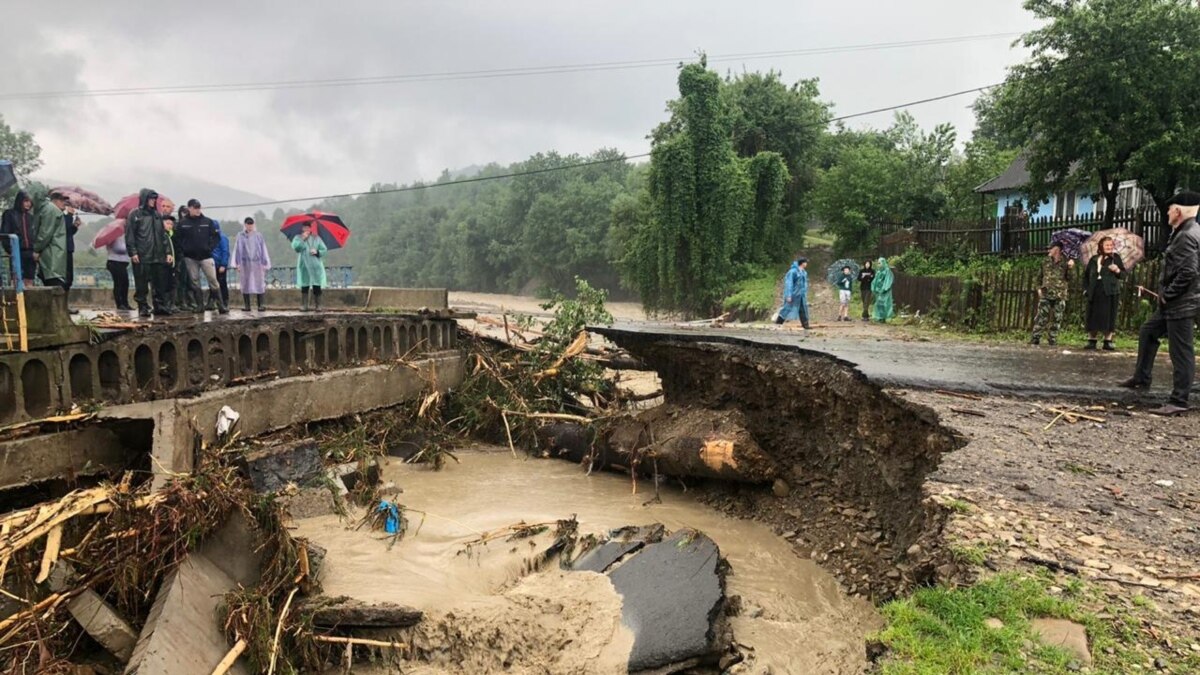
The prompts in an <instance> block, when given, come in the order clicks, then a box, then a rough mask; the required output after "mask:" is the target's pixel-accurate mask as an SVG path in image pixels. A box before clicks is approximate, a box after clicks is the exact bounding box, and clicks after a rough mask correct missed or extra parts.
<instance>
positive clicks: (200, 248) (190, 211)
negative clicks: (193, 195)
mask: <svg viewBox="0 0 1200 675" xmlns="http://www.w3.org/2000/svg"><path fill="white" fill-rule="evenodd" d="M175 243H176V244H177V246H176V247H177V248H178V249H179V254H180V255H182V256H183V260H184V263H185V264H186V265H187V271H188V276H189V277H191V280H192V291H193V293H194V294H195V295H194V297H193V302H195V304H196V308H197V309H198V310H199V311H201V312H203V311H204V305H205V302H204V298H203V297H202V294H201V292H200V273H201V272H204V277H205V278H206V279H208V303H209V304H215V305H216V306H217V310H218V311H220V313H221V314H228V313H229V308H228V307H226V306H225V301H224V299H223V298H222V297H221V286H220V282H219V281H218V280H217V266H216V264H215V263H214V262H213V249H215V248H216V247H217V245H218V244H220V243H221V233H220V230H218V229H217V225H216V223H214V222H213V221H212V219H211V218H209V217H208V216H206V215H204V213H203V212H201V210H200V200H198V199H189V200H188V203H187V215H185V216H184V217H183V219H182V220H180V221H179V225H178V229H177V230H176V233H175Z"/></svg>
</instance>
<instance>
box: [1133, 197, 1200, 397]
mask: <svg viewBox="0 0 1200 675" xmlns="http://www.w3.org/2000/svg"><path fill="white" fill-rule="evenodd" d="M1198 210H1200V193H1197V192H1181V193H1179V194H1177V195H1175V196H1174V197H1172V198H1171V201H1169V202H1168V207H1167V222H1168V223H1169V224H1170V225H1171V229H1172V232H1171V238H1170V239H1169V240H1168V242H1167V250H1166V251H1165V252H1164V253H1163V263H1162V276H1161V278H1160V279H1159V288H1158V294H1157V299H1156V301H1157V303H1158V311H1156V312H1155V313H1154V314H1153V315H1152V316H1151V317H1150V318H1149V319H1147V320H1146V323H1144V324H1142V330H1141V333H1140V334H1139V336H1138V360H1137V370H1136V371H1134V374H1133V377H1131V378H1129V379H1128V380H1126V381H1124V382H1122V383H1121V386H1122V387H1127V388H1129V389H1146V388H1149V386H1150V378H1151V375H1152V371H1153V368H1154V357H1155V355H1156V354H1157V353H1158V346H1159V343H1160V341H1161V340H1162V338H1163V336H1164V335H1165V336H1166V338H1167V350H1168V352H1170V354H1171V368H1172V370H1173V374H1174V378H1173V386H1172V388H1171V397H1170V398H1169V399H1168V400H1167V403H1166V404H1165V405H1163V406H1161V407H1159V408H1155V409H1154V410H1151V411H1150V412H1152V413H1155V414H1158V415H1178V414H1180V413H1183V412H1186V411H1187V409H1188V394H1189V393H1190V389H1191V386H1192V380H1193V379H1194V377H1195V375H1196V354H1195V346H1194V343H1193V334H1194V327H1195V320H1196V314H1197V313H1200V224H1197V223H1196V212H1197V211H1198ZM1140 290H1141V289H1139V292H1140Z"/></svg>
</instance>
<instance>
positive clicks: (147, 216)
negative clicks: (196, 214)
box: [125, 188, 175, 318]
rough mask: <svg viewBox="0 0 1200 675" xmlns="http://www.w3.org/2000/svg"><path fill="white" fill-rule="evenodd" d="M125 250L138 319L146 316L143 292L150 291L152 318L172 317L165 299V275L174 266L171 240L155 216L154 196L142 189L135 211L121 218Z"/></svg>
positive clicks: (156, 201)
mask: <svg viewBox="0 0 1200 675" xmlns="http://www.w3.org/2000/svg"><path fill="white" fill-rule="evenodd" d="M125 249H126V250H127V251H128V252H129V262H131V263H133V282H134V294H133V297H134V300H135V301H137V306H138V316H141V317H142V318H146V317H148V316H150V313H151V312H150V304H149V302H148V298H147V297H146V295H147V292H148V291H149V290H150V289H151V288H153V291H154V314H155V315H156V316H167V315H169V314H172V313H173V312H172V311H171V309H170V307H169V304H170V303H169V301H168V299H167V274H168V270H169V269H170V267H171V266H172V265H173V264H174V263H175V257H174V256H175V252H174V249H172V248H171V240H170V239H169V238H168V237H167V230H166V229H165V228H164V227H163V219H162V214H161V213H159V212H158V193H157V192H155V191H154V190H151V189H149V188H143V189H142V191H141V192H140V193H138V207H137V208H136V209H134V210H132V211H130V212H129V215H128V216H127V217H126V218H125Z"/></svg>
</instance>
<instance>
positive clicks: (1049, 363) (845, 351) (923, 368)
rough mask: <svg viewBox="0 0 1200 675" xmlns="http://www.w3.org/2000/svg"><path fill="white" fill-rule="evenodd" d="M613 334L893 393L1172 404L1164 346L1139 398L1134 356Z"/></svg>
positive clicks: (636, 326) (670, 328) (775, 334)
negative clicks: (711, 344) (741, 349)
mask: <svg viewBox="0 0 1200 675" xmlns="http://www.w3.org/2000/svg"><path fill="white" fill-rule="evenodd" d="M598 330H599V331H600V332H605V330H604V329H598ZM611 330H612V331H616V332H631V333H635V334H661V335H665V336H677V337H679V338H680V339H691V340H704V339H717V340H733V341H748V342H752V343H757V344H765V345H787V346H794V347H798V348H800V349H806V350H813V351H818V352H824V353H826V354H830V355H832V356H836V357H838V358H840V359H842V360H844V361H848V362H850V363H852V364H854V365H855V366H857V367H858V369H859V370H861V371H862V372H863V374H864V375H866V376H867V377H869V378H871V379H872V380H874V381H876V382H878V383H880V384H882V385H884V386H890V387H911V388H918V389H950V390H954V391H969V392H976V393H981V394H997V393H1014V394H1028V395H1033V394H1037V395H1046V394H1057V395H1066V396H1078V397H1087V398H1097V399H1105V400H1109V401H1121V402H1129V403H1132V402H1136V401H1139V400H1144V401H1157V400H1158V399H1165V398H1166V395H1167V392H1168V389H1169V387H1170V382H1171V366H1170V362H1169V361H1168V360H1167V353H1166V352H1167V350H1166V345H1165V344H1164V345H1163V347H1162V349H1160V350H1159V358H1158V361H1157V363H1156V364H1155V368H1154V381H1155V385H1154V388H1153V389H1152V390H1151V391H1150V393H1149V394H1144V395H1138V394H1134V393H1132V392H1129V391H1128V390H1125V389H1121V388H1120V387H1117V386H1116V385H1117V383H1119V382H1121V381H1122V380H1125V379H1126V378H1128V377H1129V376H1130V375H1132V374H1133V365H1134V359H1135V357H1136V354H1133V353H1129V352H1103V351H1099V352H1085V351H1082V350H1080V349H1079V348H1078V347H1075V346H1064V345H1059V346H1057V347H1049V346H1045V345H1043V346H1041V347H1032V346H1029V345H981V344H970V343H958V342H933V341H921V340H899V339H897V340H889V339H886V338H878V337H863V338H850V337H832V336H825V335H821V333H820V331H815V332H806V333H802V332H799V331H795V330H788V329H769V328H693V327H686V326H679V325H673V324H665V323H664V324H658V323H646V322H619V323H617V324H615V325H614V326H613V328H612V329H611Z"/></svg>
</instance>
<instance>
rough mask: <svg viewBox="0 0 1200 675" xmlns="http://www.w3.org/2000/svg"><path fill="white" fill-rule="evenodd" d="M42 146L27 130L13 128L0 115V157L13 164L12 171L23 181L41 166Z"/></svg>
mask: <svg viewBox="0 0 1200 675" xmlns="http://www.w3.org/2000/svg"><path fill="white" fill-rule="evenodd" d="M41 155H42V148H41V146H39V145H38V144H37V141H35V140H33V134H31V133H29V132H28V131H20V130H14V129H13V128H12V127H10V126H8V123H7V122H5V121H4V116H3V115H0V159H7V160H8V161H10V162H12V164H13V173H15V174H16V175H17V179H18V180H20V181H24V180H26V179H27V178H29V175H30V174H32V173H33V172H35V171H37V170H38V169H40V168H42V160H41Z"/></svg>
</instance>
